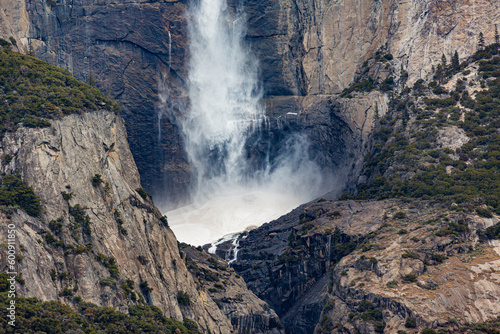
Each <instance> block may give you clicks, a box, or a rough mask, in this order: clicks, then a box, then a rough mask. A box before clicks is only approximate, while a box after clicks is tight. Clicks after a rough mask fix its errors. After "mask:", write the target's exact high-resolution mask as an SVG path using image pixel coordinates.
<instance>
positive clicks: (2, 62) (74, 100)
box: [0, 41, 119, 138]
mask: <svg viewBox="0 0 500 334" xmlns="http://www.w3.org/2000/svg"><path fill="white" fill-rule="evenodd" d="M4 42H6V41H4ZM6 43H7V44H6ZM6 43H2V48H3V50H2V51H1V52H0V97H1V99H0V101H1V102H0V138H1V137H3V134H4V133H5V132H6V131H15V130H16V129H17V126H18V124H19V123H20V122H22V123H24V125H25V126H28V127H46V126H50V121H48V120H47V119H57V118H60V117H62V116H64V115H69V114H74V113H82V112H86V111H92V110H98V109H107V110H110V111H114V112H118V111H119V107H118V105H117V103H116V102H115V101H113V100H111V99H109V98H107V97H105V96H104V95H103V94H102V93H101V92H100V91H99V90H98V89H97V88H95V87H92V86H90V85H87V84H84V83H82V82H80V81H78V80H76V79H75V78H74V77H73V76H72V75H71V74H70V73H69V72H68V71H67V70H64V69H62V68H59V67H56V66H53V65H49V64H48V63H46V62H43V61H41V60H38V59H36V58H34V57H31V56H27V55H23V54H20V53H17V52H13V51H10V43H8V42H6Z"/></svg>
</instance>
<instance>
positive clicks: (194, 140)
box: [158, 0, 329, 245]
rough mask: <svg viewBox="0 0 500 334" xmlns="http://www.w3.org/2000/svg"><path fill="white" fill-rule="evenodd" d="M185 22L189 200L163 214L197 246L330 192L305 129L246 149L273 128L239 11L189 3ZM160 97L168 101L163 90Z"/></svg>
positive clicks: (219, 1) (183, 121)
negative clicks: (265, 145) (233, 11)
mask: <svg viewBox="0 0 500 334" xmlns="http://www.w3.org/2000/svg"><path fill="white" fill-rule="evenodd" d="M188 22H189V23H188V26H189V43H190V45H189V50H190V60H189V67H188V68H189V76H188V78H189V82H188V84H189V89H188V91H189V100H190V106H189V108H188V110H186V111H185V114H184V115H183V117H178V118H177V119H176V120H175V121H176V123H177V124H179V125H180V128H181V130H182V135H183V139H184V143H185V150H186V153H187V156H188V158H189V166H190V172H191V174H192V183H191V189H190V199H191V204H189V205H186V206H183V207H180V208H177V209H175V210H172V211H168V212H166V215H167V216H168V221H169V225H170V227H171V228H172V230H173V231H174V232H175V234H176V236H177V238H178V239H179V240H180V241H183V242H187V243H190V244H193V245H202V244H206V243H211V242H214V241H216V240H217V239H219V238H221V237H223V236H224V235H228V234H231V233H236V232H240V231H243V230H245V229H246V228H249V227H251V226H258V225H261V224H263V223H265V222H268V221H271V220H273V219H276V218H278V217H279V216H281V215H283V214H285V213H287V212H289V211H290V210H292V209H294V208H295V207H297V206H298V205H300V204H302V203H304V202H307V201H309V200H311V199H313V198H315V197H316V196H318V195H320V194H321V193H322V192H326V191H328V190H329V189H328V185H327V184H326V183H325V182H324V180H323V179H322V176H321V175H322V172H321V169H320V168H319V167H318V166H317V164H316V163H315V162H313V161H312V159H311V158H310V156H309V154H308V149H309V141H308V138H307V137H306V136H305V135H304V134H288V135H287V136H286V137H285V138H284V139H283V140H281V141H280V142H279V143H275V142H268V143H267V144H268V147H267V148H266V149H263V148H261V147H260V148H259V149H252V145H255V144H256V143H257V142H258V140H256V138H263V137H265V134H266V132H268V131H272V129H275V127H272V126H271V125H270V122H271V120H269V119H268V118H267V117H266V114H265V110H264V108H263V107H262V106H261V103H260V102H261V99H262V89H261V83H260V81H259V64H258V61H257V59H256V58H255V57H254V56H253V54H252V52H251V50H250V49H249V47H248V46H247V45H245V43H244V36H245V22H246V20H245V17H244V14H243V13H242V12H241V11H237V12H236V13H232V12H231V11H230V10H229V8H228V6H227V3H226V1H225V0H200V1H199V2H196V3H191V5H190V8H189V11H188ZM160 87H161V86H160ZM160 95H161V98H162V101H161V102H162V103H168V102H167V101H166V100H167V98H166V97H167V96H168V94H167V93H161V94H160ZM255 151H258V154H257V155H256V154H255ZM271 152H274V153H273V154H271ZM158 205H159V207H160V208H161V207H162V205H161V203H159V204H158Z"/></svg>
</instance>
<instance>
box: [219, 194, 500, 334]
mask: <svg viewBox="0 0 500 334" xmlns="http://www.w3.org/2000/svg"><path fill="white" fill-rule="evenodd" d="M498 222H499V219H498V218H481V217H479V216H476V215H470V214H463V213H453V212H449V211H448V210H447V209H446V207H441V206H440V205H439V204H437V203H430V202H425V201H424V202H415V203H404V202H399V201H393V200H390V201H379V202H377V201H373V202H370V201H368V202H366V201H365V202H359V201H343V202H342V201H340V202H332V201H328V200H320V201H318V202H316V203H311V204H309V205H305V206H303V207H300V208H298V209H296V210H295V211H294V212H292V213H290V214H289V215H286V216H284V217H282V218H280V219H279V220H277V221H275V222H272V223H270V224H266V225H264V226H262V227H261V228H259V229H257V230H254V231H251V232H249V233H247V234H245V235H244V236H243V237H242V238H241V239H240V252H239V255H238V258H239V259H238V260H237V261H236V262H235V263H234V268H235V270H236V271H237V272H238V273H239V274H240V275H241V276H242V277H244V278H245V281H246V282H247V284H248V286H249V288H250V289H252V291H254V292H255V293H256V294H257V296H260V297H261V298H263V299H264V300H267V301H268V302H269V304H270V305H271V307H273V308H274V309H275V310H276V312H277V313H278V315H279V316H280V318H281V321H282V322H283V324H284V326H285V328H286V332H287V333H312V332H313V331H314V332H315V333H355V332H356V331H358V332H360V333H373V332H380V333H381V332H384V333H395V332H396V331H398V330H406V331H407V332H408V333H413V332H415V333H416V331H417V330H422V329H423V328H443V329H450V330H452V331H453V328H458V326H459V324H460V323H465V322H480V321H486V320H490V319H492V318H495V317H497V316H498V315H499V311H498V309H497V308H496V307H495V305H496V304H498V302H499V299H500V290H499V289H498V287H499V285H498V278H497V274H496V272H497V270H498V268H499V266H500V248H499V244H498V241H489V242H480V241H479V240H478V237H477V234H478V232H477V231H481V230H484V229H485V228H486V227H488V226H490V225H493V224H496V223H498ZM221 255H223V256H224V254H221ZM408 319H410V320H408ZM413 322H414V325H413ZM407 324H409V325H407Z"/></svg>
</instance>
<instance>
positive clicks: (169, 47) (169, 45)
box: [168, 30, 172, 71]
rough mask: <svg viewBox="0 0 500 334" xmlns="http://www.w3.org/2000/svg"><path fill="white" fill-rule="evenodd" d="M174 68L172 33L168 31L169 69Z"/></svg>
mask: <svg viewBox="0 0 500 334" xmlns="http://www.w3.org/2000/svg"><path fill="white" fill-rule="evenodd" d="M171 68H172V35H170V30H169V31H168V70H169V71H170V69H171Z"/></svg>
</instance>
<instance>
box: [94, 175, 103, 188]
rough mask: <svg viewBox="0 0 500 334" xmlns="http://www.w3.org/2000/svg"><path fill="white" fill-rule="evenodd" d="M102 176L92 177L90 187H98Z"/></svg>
mask: <svg viewBox="0 0 500 334" xmlns="http://www.w3.org/2000/svg"><path fill="white" fill-rule="evenodd" d="M102 182H103V181H102V175H101V174H95V175H94V176H93V177H92V185H93V186H94V187H98V186H99V185H100V184H101V183H102Z"/></svg>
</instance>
